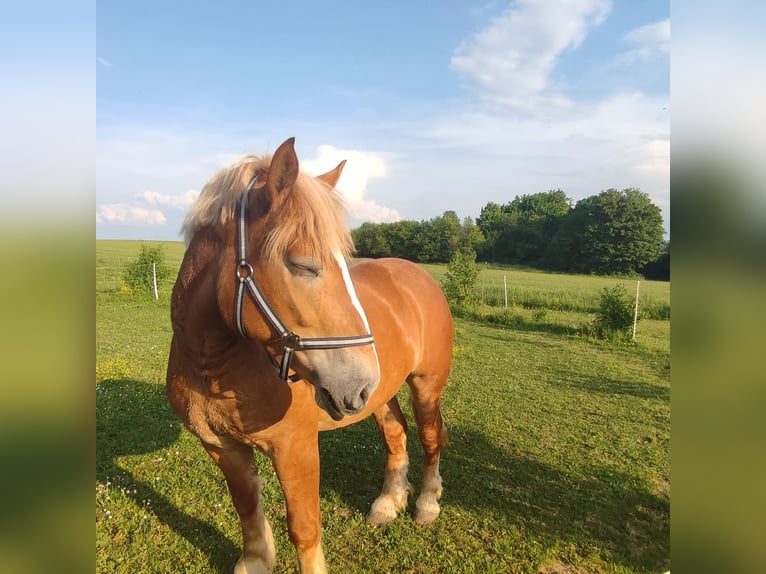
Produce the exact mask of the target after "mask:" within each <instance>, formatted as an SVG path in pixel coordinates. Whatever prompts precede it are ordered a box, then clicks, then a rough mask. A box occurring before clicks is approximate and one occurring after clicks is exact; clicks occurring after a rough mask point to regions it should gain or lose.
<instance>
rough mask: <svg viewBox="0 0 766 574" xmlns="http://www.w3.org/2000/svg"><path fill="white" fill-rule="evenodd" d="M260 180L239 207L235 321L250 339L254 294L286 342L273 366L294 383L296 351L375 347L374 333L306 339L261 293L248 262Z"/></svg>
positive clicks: (296, 378)
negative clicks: (253, 198)
mask: <svg viewBox="0 0 766 574" xmlns="http://www.w3.org/2000/svg"><path fill="white" fill-rule="evenodd" d="M256 180H257V178H254V179H253V181H252V182H251V183H250V185H249V186H248V189H247V191H246V192H245V193H244V194H243V196H242V198H241V199H240V200H239V205H238V207H237V258H238V260H239V261H238V263H237V269H236V276H237V279H238V282H237V291H236V294H235V297H234V317H235V319H236V322H237V328H238V329H239V332H240V334H241V335H242V336H243V337H247V332H246V330H245V320H244V312H243V311H244V306H245V291H247V292H248V293H250V297H251V298H252V299H253V302H254V303H255V305H256V307H258V309H259V310H260V312H261V314H262V315H263V316H264V317H265V318H266V320H267V321H268V322H269V324H271V326H272V327H274V329H275V330H276V332H277V334H278V335H279V338H280V339H281V342H282V360H281V361H280V362H279V363H277V362H276V360H275V359H274V357H272V356H271V354H269V357H270V358H271V362H272V363H273V364H274V367H275V368H276V370H277V374H278V375H279V378H280V379H282V380H283V381H288V382H294V381H296V380H298V379H299V378H300V377H298V376H297V375H292V376H289V374H288V373H289V371H290V364H291V363H292V360H293V355H294V354H295V352H296V351H313V350H321V349H342V348H345V347H360V346H362V345H372V344H373V343H374V342H375V341H374V339H373V336H372V335H371V334H370V333H367V334H366V335H358V336H354V337H322V338H302V337H300V336H299V335H298V334H297V333H295V332H294V331H291V330H290V329H288V328H287V326H286V325H285V323H284V321H282V319H280V318H279V315H277V313H276V311H274V309H273V308H272V307H271V305H269V303H268V301H266V296H265V295H264V294H263V291H261V288H260V287H259V286H258V283H257V282H256V280H255V275H254V273H253V266H252V265H250V263H249V262H248V252H247V217H248V203H249V200H250V190H251V189H252V187H253V185H254V184H255V183H256Z"/></svg>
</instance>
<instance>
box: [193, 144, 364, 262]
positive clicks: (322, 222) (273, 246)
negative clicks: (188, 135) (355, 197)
mask: <svg viewBox="0 0 766 574" xmlns="http://www.w3.org/2000/svg"><path fill="white" fill-rule="evenodd" d="M270 164H271V156H269V155H267V156H245V157H244V158H242V159H241V160H239V161H238V162H236V163H235V164H233V165H232V166H230V167H228V168H226V169H223V170H221V171H219V172H218V173H217V174H216V175H214V176H213V177H212V178H211V179H210V181H208V182H207V184H205V187H204V188H203V189H202V191H201V192H200V194H199V197H198V198H197V200H196V201H195V202H194V205H193V206H192V208H191V210H190V211H189V213H188V215H187V216H186V219H185V220H184V223H183V226H182V232H183V234H184V240H185V242H186V244H187V245H188V244H189V243H190V242H191V239H192V237H193V236H194V234H195V233H196V232H197V231H198V230H199V229H201V228H202V227H205V226H209V225H212V226H215V225H223V224H225V223H226V222H227V221H229V220H231V219H233V218H234V217H235V216H236V210H237V204H238V202H239V200H240V198H241V197H242V194H243V193H245V191H246V190H247V188H248V185H250V183H251V182H252V180H253V177H254V176H255V175H256V173H258V172H259V171H260V172H261V173H262V174H264V175H265V174H266V173H267V172H268V168H269V165H270ZM261 177H263V175H262V176H261ZM264 191H265V190H262V191H261V192H260V193H257V194H256V198H255V200H256V201H258V200H260V201H266V198H265V193H264ZM267 223H268V226H269V229H267V230H266V234H265V238H264V243H263V249H264V255H265V256H266V257H267V258H268V259H270V260H272V261H273V260H277V259H279V258H280V257H282V255H283V254H284V253H286V252H287V251H288V250H289V249H291V248H292V247H293V246H294V245H296V244H300V245H301V246H303V248H305V249H307V250H308V251H309V252H311V253H312V254H313V255H314V256H316V257H318V258H319V259H320V260H321V261H322V262H323V263H327V262H329V261H330V260H332V259H333V258H334V257H335V255H336V254H337V253H340V254H341V255H342V256H343V257H345V258H348V257H349V256H350V254H351V252H352V250H353V242H352V240H351V234H350V233H349V230H348V227H347V225H346V223H345V220H344V205H343V200H342V198H341V196H340V194H339V193H338V192H337V191H335V190H334V189H331V188H330V187H329V186H328V185H327V184H325V183H323V182H322V181H320V180H318V179H316V178H314V177H312V176H310V175H308V174H305V173H300V174H299V175H298V179H297V180H296V182H295V185H294V186H293V189H292V190H291V191H290V192H289V193H288V195H287V197H285V198H284V200H283V201H281V202H280V204H279V206H278V207H277V208H276V209H275V210H271V212H270V213H269V215H268V216H267Z"/></svg>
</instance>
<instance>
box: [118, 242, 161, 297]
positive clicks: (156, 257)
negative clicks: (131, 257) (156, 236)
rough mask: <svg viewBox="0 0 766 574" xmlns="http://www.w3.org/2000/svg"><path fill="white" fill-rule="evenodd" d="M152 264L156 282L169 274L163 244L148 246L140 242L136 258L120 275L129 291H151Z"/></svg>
mask: <svg viewBox="0 0 766 574" xmlns="http://www.w3.org/2000/svg"><path fill="white" fill-rule="evenodd" d="M152 264H154V272H155V274H156V278H157V283H160V282H161V281H164V280H165V279H168V278H169V277H170V276H171V270H170V267H168V265H167V263H166V262H165V247H164V246H163V245H155V246H154V247H150V246H149V245H146V244H145V243H142V244H141V248H140V250H139V252H138V258H137V259H136V260H135V261H132V262H131V263H129V264H128V267H127V268H126V269H125V272H124V273H123V275H122V279H123V281H124V282H125V286H126V287H127V288H128V289H130V290H131V291H136V292H140V291H144V292H148V291H151V289H152Z"/></svg>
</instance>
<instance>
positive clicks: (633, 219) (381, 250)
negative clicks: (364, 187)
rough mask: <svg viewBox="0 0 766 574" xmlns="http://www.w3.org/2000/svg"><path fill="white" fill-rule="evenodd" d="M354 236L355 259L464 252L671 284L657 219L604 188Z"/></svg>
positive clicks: (635, 201) (639, 203)
mask: <svg viewBox="0 0 766 574" xmlns="http://www.w3.org/2000/svg"><path fill="white" fill-rule="evenodd" d="M351 233H352V236H353V238H354V243H355V245H356V250H357V256H359V257H402V258H404V259H409V260H411V261H415V262H419V263H444V262H448V261H449V260H450V259H451V258H452V256H453V255H454V254H455V253H456V252H457V251H458V250H459V249H461V248H463V249H470V250H473V251H475V253H476V256H477V260H478V261H484V262H490V263H505V264H511V265H524V266H528V267H534V268H537V269H544V270H550V271H563V272H571V273H594V274H599V275H625V274H636V273H639V274H643V275H644V276H645V277H646V278H647V279H665V280H668V279H670V243H669V242H665V241H664V239H663V234H664V230H663V227H662V214H661V212H660V209H659V207H657V206H656V205H654V204H653V203H652V201H651V199H650V197H649V195H648V194H646V193H644V192H642V191H640V190H639V189H637V188H628V189H623V190H617V189H607V190H606V191H602V192H601V193H599V194H598V195H593V196H590V197H586V198H585V199H581V200H580V201H578V202H576V203H574V202H573V201H572V200H571V199H569V197H567V195H566V193H564V192H563V191H562V190H560V189H552V190H549V191H547V192H542V193H533V194H529V195H521V196H516V197H515V198H514V199H513V200H512V201H510V202H508V203H505V204H502V205H501V204H498V203H494V202H490V203H487V204H486V205H485V206H484V207H482V209H481V213H480V214H479V217H478V218H476V220H475V221H474V220H473V219H472V218H470V217H466V218H465V219H463V220H462V221H461V220H460V218H459V217H458V215H457V214H456V213H455V212H454V211H445V212H444V213H443V214H442V215H440V216H438V217H434V218H433V219H430V220H427V221H412V220H404V221H397V222H396V223H364V224H362V225H361V226H360V227H358V228H356V229H354V230H353V231H352V232H351Z"/></svg>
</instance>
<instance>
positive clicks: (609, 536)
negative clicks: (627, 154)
mask: <svg viewBox="0 0 766 574" xmlns="http://www.w3.org/2000/svg"><path fill="white" fill-rule="evenodd" d="M147 243H149V244H152V245H154V244H155V243H156V242H147ZM165 245H166V254H167V259H168V261H169V262H170V263H171V264H172V265H174V266H177V265H178V264H180V261H181V257H182V254H183V244H182V243H180V242H172V243H165ZM138 250H139V242H122V241H97V242H96V268H97V272H96V442H97V445H96V488H95V490H96V500H95V502H96V571H97V572H102V573H112V572H114V573H123V572H124V573H133V572H153V573H155V572H168V573H170V572H178V571H184V572H187V573H200V574H201V573H208V572H231V571H232V568H233V566H234V563H235V562H236V560H237V558H238V555H239V551H240V547H241V535H240V532H239V525H238V520H237V516H236V513H235V512H234V510H233V507H232V504H231V500H230V498H229V495H228V492H227V489H226V485H225V483H224V481H223V478H222V476H221V474H220V472H219V471H218V469H217V468H216V467H215V465H214V464H213V463H212V461H210V460H209V458H208V457H207V455H206V454H205V453H204V451H203V449H202V447H201V446H200V445H199V442H198V441H197V440H196V439H195V438H194V437H193V436H192V435H191V434H190V433H188V432H187V431H185V430H183V429H182V427H181V425H180V424H179V422H178V421H177V419H176V418H175V416H174V415H173V413H172V412H171V410H170V407H169V406H168V404H167V401H166V399H165V392H164V374H165V365H166V361H167V353H168V346H169V341H170V337H171V328H170V319H169V310H168V301H169V294H170V289H171V287H172V280H169V281H168V282H166V284H164V285H162V286H160V290H159V291H160V299H159V300H158V301H155V300H153V299H151V298H150V297H149V295H148V294H139V295H136V294H130V293H126V292H122V291H121V290H120V284H121V283H120V268H121V267H123V266H124V265H125V264H127V263H128V262H129V261H130V260H131V259H133V258H135V257H136V256H137V254H138ZM426 267H427V268H428V269H429V271H431V273H432V274H434V275H435V276H437V277H438V276H440V275H442V274H443V273H444V271H445V266H426ZM503 275H506V276H507V281H508V285H509V290H510V288H511V285H513V288H514V289H515V290H516V291H514V295H513V298H512V299H511V301H509V306H510V307H509V310H508V312H509V313H513V314H518V316H519V317H520V321H519V323H518V324H517V325H513V326H503V327H501V326H492V325H485V324H479V323H476V322H472V321H468V320H464V319H459V318H458V319H457V320H456V333H455V345H454V348H453V368H452V373H451V375H450V379H449V381H448V383H447V387H446V389H445V393H444V398H443V412H444V418H445V422H446V424H447V426H448V428H449V429H450V446H449V447H448V448H447V449H446V450H445V451H444V454H443V458H442V475H443V477H444V481H445V490H444V497H443V499H442V514H441V516H440V517H439V519H438V520H437V522H436V523H435V524H434V525H432V526H430V527H426V528H421V527H418V526H417V525H416V524H415V523H414V522H413V520H412V519H411V518H410V515H409V514H405V515H403V516H401V517H400V518H398V519H397V520H396V521H394V522H393V523H391V524H389V525H387V526H384V527H382V528H372V527H370V526H368V525H367V524H366V523H365V522H364V514H365V513H366V512H367V510H368V508H369V504H370V503H371V502H372V500H373V499H374V498H375V496H376V495H377V493H378V490H379V489H380V486H381V484H382V476H383V464H384V455H385V451H384V448H383V446H382V445H381V443H380V441H379V439H378V436H377V430H376V428H375V425H374V424H373V422H372V421H371V420H366V421H363V422H361V423H359V424H357V425H353V426H351V427H349V428H347V429H342V430H338V431H333V432H330V433H322V434H321V435H320V449H321V453H322V454H321V456H322V462H321V465H322V466H321V472H322V478H321V480H322V485H321V490H320V496H321V507H322V513H323V514H322V518H323V529H324V530H323V532H324V534H323V540H324V546H325V553H326V556H327V561H328V569H329V570H330V571H332V572H365V573H366V572H373V573H375V572H380V573H393V572H397V573H399V572H410V573H441V572H461V573H462V572H469V573H484V572H490V573H514V574H516V573H518V574H529V573H544V574H553V573H567V574H575V573H585V572H588V573H592V574H606V573H610V574H656V573H658V572H665V571H667V570H668V569H669V568H670V562H669V560H670V554H669V535H670V526H669V515H670V321H669V320H651V319H644V320H642V321H641V322H640V323H639V337H638V338H637V341H636V342H635V343H633V344H625V345H616V346H613V345H609V344H606V343H603V342H600V341H596V340H593V339H591V338H588V337H586V336H582V335H581V334H580V332H579V331H578V328H577V326H578V325H581V324H583V323H584V322H587V321H589V320H591V318H592V315H591V312H590V311H588V309H591V308H592V307H589V305H592V303H588V302H587V301H589V300H590V298H592V297H594V296H596V297H597V293H598V291H599V290H600V289H601V288H602V287H603V286H611V285H614V283H615V282H620V281H621V280H614V279H608V278H607V279H605V278H598V277H585V276H565V275H551V274H545V273H535V272H530V271H519V270H502V269H499V270H498V269H492V270H486V271H484V280H485V290H486V288H487V285H488V284H489V283H490V282H493V283H494V284H497V282H498V278H499V281H500V285H501V286H502V277H503ZM625 284H626V285H627V286H628V287H629V291H632V290H634V289H635V282H634V281H625ZM641 288H642V293H643V292H644V291H645V292H646V293H647V295H648V296H652V297H656V298H657V300H659V301H667V303H668V305H669V301H670V299H669V289H670V286H669V284H664V283H661V284H653V283H651V282H642V283H641ZM485 293H486V291H485ZM509 298H510V295H509ZM536 298H537V299H536ZM542 300H545V301H549V302H555V301H559V302H560V303H559V308H554V307H545V306H542V307H541V306H535V305H534V304H533V302H534V301H542ZM578 306H579V307H578ZM577 309H581V310H577ZM406 396H407V391H406V390H403V391H402V400H401V402H402V407H403V408H404V409H405V414H406V415H407V416H408V419H409V420H410V422H412V418H411V416H410V415H409V412H408V409H407V400H406ZM416 434H417V431H416V429H415V425H414V424H411V425H410V428H409V440H408V444H409V445H410V446H411V450H410V452H411V457H412V465H411V474H410V479H411V481H412V482H413V484H414V485H415V486H416V489H419V487H420V478H421V474H420V473H421V472H422V460H423V458H422V453H421V451H420V450H419V445H418V441H417V436H416ZM256 462H257V465H258V467H259V468H260V472H261V475H262V477H263V479H264V499H265V508H266V513H267V515H268V518H269V520H270V521H271V523H272V526H273V528H274V536H275V539H276V545H277V551H278V558H277V560H278V564H277V568H276V569H275V572H276V573H286V572H294V571H295V569H296V557H295V551H294V550H293V548H292V546H291V544H290V542H289V539H288V536H287V529H286V523H285V510H284V501H283V499H282V494H281V491H280V489H279V483H278V481H277V480H276V477H275V475H274V473H273V471H272V469H271V468H270V465H269V463H268V460H267V459H266V458H265V457H264V456H262V455H257V458H256Z"/></svg>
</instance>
